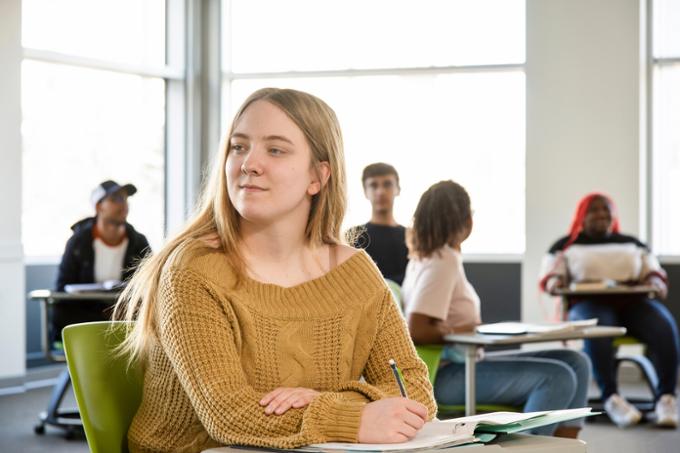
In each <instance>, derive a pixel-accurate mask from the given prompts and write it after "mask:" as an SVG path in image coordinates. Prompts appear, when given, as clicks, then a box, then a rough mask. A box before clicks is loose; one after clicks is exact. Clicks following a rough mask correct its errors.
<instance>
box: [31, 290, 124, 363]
mask: <svg viewBox="0 0 680 453" xmlns="http://www.w3.org/2000/svg"><path fill="white" fill-rule="evenodd" d="M119 295H120V292H83V293H73V294H71V293H63V292H58V291H51V290H49V289H37V290H34V291H31V292H30V293H28V297H29V298H30V299H31V300H37V301H39V302H40V325H41V328H40V335H41V343H42V349H43V352H44V353H45V356H46V357H47V358H48V359H49V360H51V361H53V362H65V361H66V358H65V357H64V356H63V355H62V354H55V353H54V351H53V349H52V345H51V344H50V340H49V337H48V332H49V327H50V320H49V316H48V310H49V307H50V306H57V305H65V304H77V303H83V302H88V301H97V302H105V303H107V304H110V305H113V304H115V303H116V300H117V299H118V296H119Z"/></svg>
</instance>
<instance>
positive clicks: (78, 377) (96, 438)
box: [63, 321, 142, 453]
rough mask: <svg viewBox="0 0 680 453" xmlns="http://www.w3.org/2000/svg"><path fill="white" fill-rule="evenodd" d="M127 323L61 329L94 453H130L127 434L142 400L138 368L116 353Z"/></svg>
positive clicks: (69, 367)
mask: <svg viewBox="0 0 680 453" xmlns="http://www.w3.org/2000/svg"><path fill="white" fill-rule="evenodd" d="M126 325H127V323H126V322H124V321H105V322H88V323H83V324H73V325H70V326H67V327H65V328H64V330H63V339H64V350H65V352H66V362H67V364H68V369H69V372H70V373H71V380H72V382H73V393H74V394H75V397H76V401H77V402H78V410H79V411H80V417H81V419H82V421H83V428H85V436H86V437H87V443H88V446H89V447H90V451H91V452H92V453H104V452H106V453H127V451H128V447H127V432H128V428H129V427H130V423H131V422H132V418H133V417H134V415H135V413H136V412H137V409H138V407H139V404H140V401H141V399H142V372H141V369H140V367H135V366H128V363H127V360H126V359H125V358H124V357H120V356H117V355H114V354H113V349H114V348H115V347H116V346H117V345H118V344H120V342H121V341H122V340H123V339H124V336H125V331H126Z"/></svg>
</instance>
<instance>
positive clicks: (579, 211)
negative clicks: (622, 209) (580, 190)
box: [562, 192, 619, 251]
mask: <svg viewBox="0 0 680 453" xmlns="http://www.w3.org/2000/svg"><path fill="white" fill-rule="evenodd" d="M596 198H604V200H605V201H606V202H607V204H608V205H609V209H610V211H611V215H612V233H618V232H619V217H618V215H617V212H616V205H615V204H614V202H613V201H612V199H611V198H610V197H609V196H608V195H605V194H603V193H600V192H591V193H589V194H588V195H586V196H585V197H583V198H581V200H580V201H579V202H578V206H576V212H575V213H574V217H573V218H572V220H571V227H569V240H568V241H567V243H566V244H565V245H564V248H563V249H562V250H563V251H564V250H566V249H567V247H569V246H570V245H571V244H572V243H573V242H574V241H575V240H576V238H577V237H578V235H579V234H581V231H583V220H584V219H585V218H586V214H587V213H588V209H589V208H590V204H591V203H592V202H593V200H594V199H596Z"/></svg>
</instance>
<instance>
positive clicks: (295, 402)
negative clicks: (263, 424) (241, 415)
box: [260, 387, 319, 415]
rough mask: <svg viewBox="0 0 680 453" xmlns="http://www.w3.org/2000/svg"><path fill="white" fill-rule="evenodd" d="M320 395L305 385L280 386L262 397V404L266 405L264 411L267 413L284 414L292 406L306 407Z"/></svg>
mask: <svg viewBox="0 0 680 453" xmlns="http://www.w3.org/2000/svg"><path fill="white" fill-rule="evenodd" d="M318 395H319V392H317V391H316V390H312V389H308V388H304V387H279V388H277V389H274V390H272V391H271V392H269V393H267V394H266V395H265V396H263V397H262V399H261V400H260V406H266V407H265V408H264V413H265V414H267V415H270V414H276V415H281V414H284V413H285V412H286V411H287V410H288V409H290V408H291V407H292V408H294V409H299V408H301V407H305V406H306V405H308V404H309V403H311V402H312V400H313V399H314V398H316V397H317V396H318Z"/></svg>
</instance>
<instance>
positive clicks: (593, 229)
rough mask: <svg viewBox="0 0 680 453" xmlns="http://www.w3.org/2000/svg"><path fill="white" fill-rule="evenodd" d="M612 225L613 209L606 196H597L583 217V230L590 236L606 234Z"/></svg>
mask: <svg viewBox="0 0 680 453" xmlns="http://www.w3.org/2000/svg"><path fill="white" fill-rule="evenodd" d="M611 226H612V211H611V207H610V206H609V203H608V202H607V200H606V199H605V198H602V197H595V198H593V200H592V201H591V202H590V206H588V211H587V212H586V216H585V217H584V219H583V231H584V232H585V233H586V234H587V235H589V236H605V235H607V234H608V233H609V231H610V228H611Z"/></svg>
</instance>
